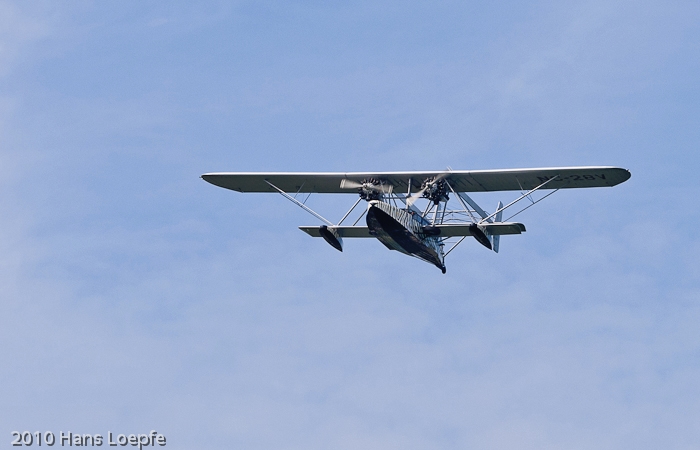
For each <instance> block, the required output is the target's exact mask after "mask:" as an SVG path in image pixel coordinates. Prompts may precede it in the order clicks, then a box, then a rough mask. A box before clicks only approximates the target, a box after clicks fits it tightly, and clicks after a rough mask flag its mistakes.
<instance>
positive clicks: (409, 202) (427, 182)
mask: <svg viewBox="0 0 700 450" xmlns="http://www.w3.org/2000/svg"><path fill="white" fill-rule="evenodd" d="M447 175H449V173H447V172H443V173H440V174H438V175H437V176H436V177H435V178H433V179H432V180H430V179H428V180H425V181H424V182H423V187H421V189H420V190H419V191H418V192H416V193H415V194H412V195H411V196H410V197H408V198H407V199H406V204H407V205H408V206H409V207H411V206H413V204H414V203H415V202H416V200H418V199H419V198H421V197H423V194H425V192H426V191H427V190H428V189H431V188H432V187H433V186H435V184H437V183H438V182H440V181H441V180H442V179H443V178H445V177H446V176H447ZM445 195H446V194H445ZM438 198H439V197H438ZM431 200H433V201H435V200H434V199H431Z"/></svg>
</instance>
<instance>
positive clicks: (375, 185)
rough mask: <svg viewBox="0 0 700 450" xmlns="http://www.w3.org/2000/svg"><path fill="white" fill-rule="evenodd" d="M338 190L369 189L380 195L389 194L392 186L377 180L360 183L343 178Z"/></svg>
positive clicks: (392, 188)
mask: <svg viewBox="0 0 700 450" xmlns="http://www.w3.org/2000/svg"><path fill="white" fill-rule="evenodd" d="M340 189H369V190H372V191H376V192H381V193H382V194H391V192H392V191H393V190H394V186H392V185H390V184H386V185H385V184H382V183H381V182H379V181H377V180H363V181H362V182H361V183H359V182H357V181H354V180H348V179H347V178H344V179H342V180H340Z"/></svg>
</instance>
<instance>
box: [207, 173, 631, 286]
mask: <svg viewBox="0 0 700 450" xmlns="http://www.w3.org/2000/svg"><path fill="white" fill-rule="evenodd" d="M630 176H631V174H630V172H629V171H628V170H627V169H623V168H620V167H551V168H542V169H505V170H471V171H465V170H452V169H447V170H445V171H433V172H352V173H338V172H328V173H324V172H269V173H267V172H214V173H205V174H204V175H202V176H201V177H202V178H203V179H204V180H205V181H207V182H209V183H211V184H213V185H216V186H219V187H222V188H226V189H231V190H233V191H238V192H244V193H249V192H271V193H279V194H281V195H282V196H283V197H285V198H286V199H287V200H290V201H291V202H292V203H294V204H296V205H297V206H299V207H301V208H302V209H304V210H305V211H306V212H308V213H310V214H311V215H313V216H314V217H315V218H316V219H318V220H320V221H321V222H323V223H322V224H321V225H315V226H301V227H299V229H301V230H302V231H304V232H305V233H307V234H308V235H310V236H312V237H320V238H323V239H324V240H325V241H326V242H328V244H330V245H331V246H332V247H333V248H335V249H336V250H339V251H341V252H342V251H343V239H350V238H375V239H377V240H378V241H379V242H381V243H382V244H384V245H385V246H386V247H387V248H389V249H390V250H396V251H399V252H401V253H404V254H406V255H409V256H412V257H415V258H418V259H420V260H423V261H425V262H427V263H430V264H433V265H434V266H436V267H437V268H439V269H440V270H441V271H442V273H445V272H446V271H447V268H446V266H445V257H446V256H447V255H449V254H450V253H451V252H452V251H453V250H454V249H455V248H456V247H457V246H458V245H459V244H461V243H462V241H464V240H465V239H466V238H467V237H470V236H471V237H473V238H474V239H475V240H476V241H477V242H478V243H479V244H481V245H483V246H484V247H486V248H487V249H489V250H492V251H494V252H496V253H498V250H499V244H500V237H501V236H503V235H513V234H522V233H523V232H525V225H523V224H522V223H519V222H512V221H510V220H511V219H512V218H513V217H515V216H517V215H518V214H520V213H521V212H523V211H525V210H526V209H528V208H530V207H531V206H533V205H535V204H536V203H539V202H540V201H542V200H544V199H545V198H547V197H549V196H550V195H552V194H554V193H555V192H557V191H559V190H561V189H574V188H592V187H612V186H616V185H618V184H620V183H623V182H625V181H627V180H628V179H629V178H630ZM497 191H519V193H520V195H519V196H517V198H515V199H514V200H513V201H511V202H509V203H508V204H506V205H503V202H500V201H499V202H498V205H497V206H496V209H495V210H494V211H493V212H491V213H489V212H487V211H486V210H485V209H483V208H482V207H481V206H479V204H477V203H476V202H475V201H474V200H473V199H472V197H471V196H470V194H472V195H473V194H474V193H479V192H497ZM311 194H354V195H356V196H358V198H357V200H356V201H355V203H354V204H353V205H352V206H351V207H350V209H349V210H348V211H347V212H346V213H345V214H344V215H343V216H342V217H341V219H340V220H339V221H338V222H337V223H333V222H331V221H329V220H328V219H326V218H325V217H323V216H321V215H320V214H319V213H317V212H316V211H314V210H312V209H311V208H310V207H309V206H307V204H306V203H307V201H308V199H309V197H310V196H311ZM304 195H305V196H306V197H305V198H304ZM535 197H537V199H535ZM362 201H364V202H366V204H367V207H366V208H364V209H363V210H362V212H361V213H360V215H359V217H357V219H356V220H355V221H354V223H353V224H352V225H345V224H344V223H345V221H346V220H348V218H349V217H350V216H351V214H352V213H353V211H355V209H356V208H357V206H358V204H360V203H361V202H362ZM523 202H524V203H523ZM523 204H524V205H525V206H524V207H522V206H523ZM516 205H518V206H517V207H516V208H514V207H515V206H516ZM515 209H518V211H517V212H514V213H512V214H510V212H511V211H514V210H515ZM505 211H509V217H508V218H506V219H503V216H504V212H505ZM353 217H354V216H353ZM362 217H364V218H365V223H366V226H365V225H358V223H359V222H360V220H361V219H362ZM446 248H447V250H446Z"/></svg>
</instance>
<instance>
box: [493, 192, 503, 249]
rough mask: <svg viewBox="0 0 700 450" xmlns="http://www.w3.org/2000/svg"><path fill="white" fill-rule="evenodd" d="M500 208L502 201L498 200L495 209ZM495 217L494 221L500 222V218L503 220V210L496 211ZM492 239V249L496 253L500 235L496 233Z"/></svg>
mask: <svg viewBox="0 0 700 450" xmlns="http://www.w3.org/2000/svg"><path fill="white" fill-rule="evenodd" d="M501 208H503V203H501V202H498V206H497V207H496V211H498V210H499V209H501ZM495 219H496V220H495V221H496V223H500V222H501V220H503V211H498V213H496V217H495ZM492 240H493V251H494V252H496V253H498V244H499V243H500V241H501V235H500V234H497V235H495V236H493V237H492Z"/></svg>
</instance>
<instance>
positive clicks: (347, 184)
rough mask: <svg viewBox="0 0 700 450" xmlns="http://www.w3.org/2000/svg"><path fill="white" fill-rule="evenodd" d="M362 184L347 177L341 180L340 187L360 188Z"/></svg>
mask: <svg viewBox="0 0 700 450" xmlns="http://www.w3.org/2000/svg"><path fill="white" fill-rule="evenodd" d="M362 186H363V185H362V183H358V182H357V181H353V180H348V179H346V178H343V179H342V180H340V189H358V188H361V187H362Z"/></svg>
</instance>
